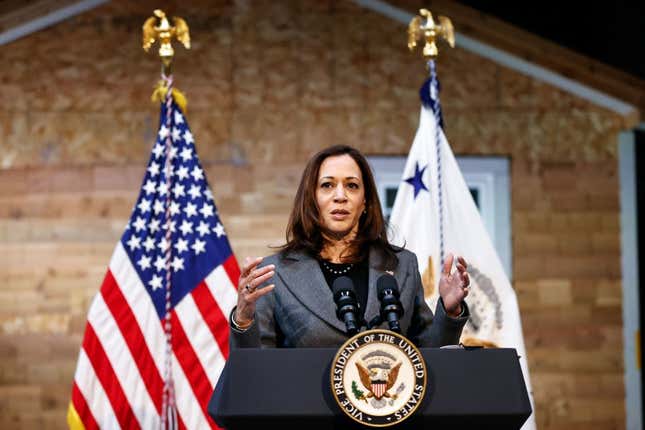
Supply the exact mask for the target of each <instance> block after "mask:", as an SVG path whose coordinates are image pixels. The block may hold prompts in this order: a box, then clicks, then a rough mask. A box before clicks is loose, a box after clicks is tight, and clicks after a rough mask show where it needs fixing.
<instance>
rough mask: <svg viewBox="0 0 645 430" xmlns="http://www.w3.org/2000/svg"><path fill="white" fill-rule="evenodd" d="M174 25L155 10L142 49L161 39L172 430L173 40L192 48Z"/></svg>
mask: <svg viewBox="0 0 645 430" xmlns="http://www.w3.org/2000/svg"><path fill="white" fill-rule="evenodd" d="M173 21H174V23H175V25H174V26H171V25H170V22H169V21H168V18H167V17H166V14H165V13H164V12H163V11H162V10H160V9H156V10H155V11H154V16H152V17H150V18H148V19H147V20H146V22H145V23H144V24H143V27H142V31H143V49H144V50H145V51H146V52H148V50H149V49H150V47H151V46H152V45H153V44H154V42H155V41H156V40H159V44H160V47H159V51H158V53H159V57H160V58H161V81H159V83H158V84H157V87H156V88H155V91H154V93H153V97H152V99H153V101H155V100H156V101H160V102H163V103H164V104H165V108H166V112H165V113H166V115H165V128H166V130H167V132H166V136H165V142H164V143H165V145H164V146H165V147H164V155H165V164H164V174H165V186H166V190H167V192H166V198H165V201H164V215H165V221H166V225H165V228H166V234H165V242H166V243H165V247H166V248H165V250H164V251H165V252H164V260H165V270H166V279H165V285H164V288H165V314H164V319H163V331H164V335H165V357H164V366H165V369H164V377H163V378H164V381H163V382H164V386H163V392H162V406H161V420H160V428H161V430H170V429H175V428H177V427H178V425H177V422H178V419H177V410H176V404H175V392H174V384H173V375H172V271H173V267H172V257H173V255H172V248H173V247H172V230H173V228H172V221H171V217H172V214H171V203H172V197H171V190H172V165H173V158H174V157H173V156H174V153H175V151H173V141H172V139H173V133H172V132H171V131H172V130H173V116H172V111H173V102H174V101H175V100H174V99H175V97H177V96H178V95H180V96H181V97H178V98H182V99H183V95H181V93H179V92H178V91H176V90H174V89H173V76H172V62H173V57H174V53H175V52H174V49H173V47H172V43H171V40H172V38H173V36H174V37H176V38H177V39H178V40H179V41H180V42H181V43H183V45H184V46H185V47H186V49H190V34H189V28H188V25H187V24H186V22H185V21H184V20H183V19H181V18H178V17H174V18H173ZM176 101H177V103H178V104H182V103H181V102H180V100H176ZM183 109H184V110H185V99H184V100H183Z"/></svg>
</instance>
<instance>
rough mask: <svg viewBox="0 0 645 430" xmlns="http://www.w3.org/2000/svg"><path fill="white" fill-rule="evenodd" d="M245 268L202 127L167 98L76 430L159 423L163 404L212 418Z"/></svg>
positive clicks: (97, 301) (98, 326) (202, 424)
mask: <svg viewBox="0 0 645 430" xmlns="http://www.w3.org/2000/svg"><path fill="white" fill-rule="evenodd" d="M167 162H168V163H167ZM168 173H169V174H168ZM238 277H239V268H238V265H237V262H236V260H235V257H234V255H233V253H232V251H231V247H230V245H229V242H228V239H227V237H226V233H225V230H224V227H223V226H222V223H221V221H220V219H219V216H218V213H217V209H216V206H215V202H214V201H213V195H212V193H211V190H210V188H209V185H208V182H207V181H206V177H205V175H204V170H203V169H202V167H201V165H200V163H199V159H198V157H197V153H196V151H195V144H194V140H193V135H192V134H191V132H190V129H189V127H188V123H187V122H186V118H185V116H184V115H183V113H182V111H181V109H180V108H179V107H178V106H177V104H175V103H174V102H171V101H168V103H165V104H162V107H161V120H160V126H159V130H158V135H157V139H156V143H155V145H154V148H153V149H152V154H151V156H150V161H149V162H148V167H147V170H146V173H145V177H144V179H143V185H142V188H141V192H140V194H139V198H138V200H137V202H136V204H135V207H134V210H133V211H132V216H131V218H130V221H129V222H128V224H127V226H126V228H125V232H124V233H123V236H122V237H121V240H120V241H119V242H118V243H117V244H116V247H115V250H114V254H113V255H112V259H111V260H110V263H109V265H108V268H107V273H106V275H105V279H104V280H103V285H102V286H101V288H100V291H99V292H98V294H97V295H96V297H95V298H94V300H93V302H92V304H91V307H90V310H89V313H88V317H87V325H86V329H85V335H84V338H83V344H82V347H81V351H80V354H79V358H78V364H77V368H76V374H75V376H74V384H73V389H72V399H71V403H70V407H69V411H68V423H69V425H70V428H74V429H77V428H122V429H146V430H147V429H158V428H161V427H160V425H161V416H162V414H165V412H166V411H172V412H173V413H174V411H176V415H175V419H174V422H175V424H178V426H179V427H180V428H188V429H209V428H215V427H216V426H215V424H214V422H213V421H212V420H211V419H210V417H209V416H208V413H207V411H206V408H207V404H208V401H209V399H210V396H211V394H212V392H213V389H214V387H215V384H216V382H217V379H218V378H219V375H220V373H221V371H222V368H223V367H224V363H225V360H226V358H227V357H228V352H229V351H228V329H229V328H228V322H227V321H228V320H227V317H228V314H229V313H230V311H231V309H232V308H233V306H234V304H235V301H236V297H237V294H236V283H237V279H238ZM166 315H169V318H168V321H166ZM166 322H167V323H168V324H166ZM167 339H169V341H170V342H169V343H167ZM164 387H165V388H166V390H164ZM164 392H165V394H164ZM164 397H165V398H164Z"/></svg>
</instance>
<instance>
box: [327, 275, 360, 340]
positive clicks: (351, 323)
mask: <svg viewBox="0 0 645 430" xmlns="http://www.w3.org/2000/svg"><path fill="white" fill-rule="evenodd" d="M331 290H332V292H333V293H334V302H335V303H336V316H337V317H338V319H339V320H341V321H343V322H344V323H345V327H346V328H347V333H348V334H350V335H355V334H356V333H358V328H359V327H358V322H357V318H356V314H357V313H358V302H357V301H356V291H355V290H354V283H353V282H352V280H351V279H350V278H348V277H347V276H339V277H338V278H336V279H335V280H334V283H333V284H332V287H331Z"/></svg>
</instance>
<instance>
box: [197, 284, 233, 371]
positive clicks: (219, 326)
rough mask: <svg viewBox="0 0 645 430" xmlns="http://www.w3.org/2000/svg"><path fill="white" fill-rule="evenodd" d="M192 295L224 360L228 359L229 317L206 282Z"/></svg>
mask: <svg viewBox="0 0 645 430" xmlns="http://www.w3.org/2000/svg"><path fill="white" fill-rule="evenodd" d="M216 288H217V287H216ZM191 294H192V295H193V299H194V300H195V305H197V308H198V309H199V312H200V313H201V314H202V318H203V319H204V321H205V322H206V325H207V326H208V328H209V329H210V331H211V333H212V334H213V337H214V338H215V340H216V341H217V344H218V345H219V349H220V351H221V352H222V355H223V356H224V359H228V316H227V315H226V316H225V315H224V314H223V313H222V310H221V309H220V307H219V306H218V305H217V302H216V301H215V298H214V297H213V295H212V294H211V292H210V290H209V289H208V285H206V282H204V281H202V282H201V283H200V284H199V286H197V288H195V289H194V290H193V291H192V292H191Z"/></svg>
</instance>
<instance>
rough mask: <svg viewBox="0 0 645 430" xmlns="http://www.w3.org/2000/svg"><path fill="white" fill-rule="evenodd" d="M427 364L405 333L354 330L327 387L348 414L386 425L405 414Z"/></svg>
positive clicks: (422, 385) (417, 399) (415, 401)
mask: <svg viewBox="0 0 645 430" xmlns="http://www.w3.org/2000/svg"><path fill="white" fill-rule="evenodd" d="M426 381H427V371H426V364H425V361H424V360H423V357H422V356H421V353H420V352H419V350H418V349H417V348H416V347H415V346H414V345H413V344H412V342H410V341H409V340H408V339H406V338H405V337H403V336H401V335H400V334H397V333H394V332H391V331H386V330H368V331H364V332H362V333H358V334H357V335H355V336H354V337H352V338H351V339H349V340H348V341H347V342H345V344H344V345H343V346H342V347H341V348H340V349H339V350H338V353H337V354H336V357H335V358H334V361H333V362H332V365H331V390H332V393H333V394H334V398H335V399H336V402H337V403H338V405H339V406H340V408H341V409H342V410H343V412H345V413H346V414H347V415H348V416H349V417H350V418H352V419H353V420H355V421H358V422H360V423H362V424H365V425H368V426H372V427H386V426H390V425H394V424H397V423H399V422H401V421H403V420H404V419H406V418H408V417H409V416H410V415H412V413H414V411H415V410H416V409H417V408H418V407H419V405H420V404H421V401H422V400H423V396H424V395H425V391H426Z"/></svg>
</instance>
